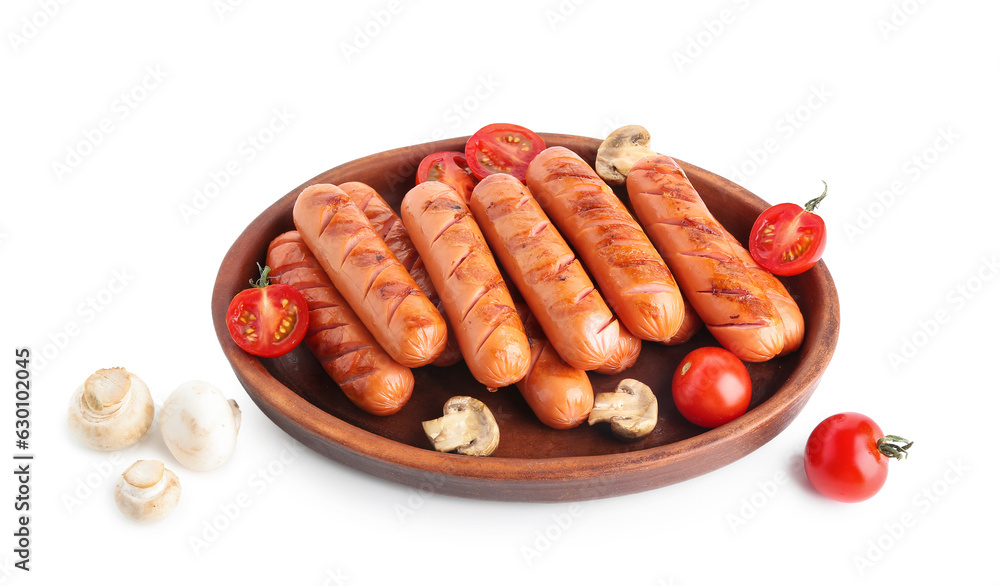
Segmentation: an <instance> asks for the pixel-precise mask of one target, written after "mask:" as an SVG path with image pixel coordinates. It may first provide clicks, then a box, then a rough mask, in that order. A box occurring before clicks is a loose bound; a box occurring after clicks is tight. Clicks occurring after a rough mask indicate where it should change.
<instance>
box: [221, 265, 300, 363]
mask: <svg viewBox="0 0 1000 586" xmlns="http://www.w3.org/2000/svg"><path fill="white" fill-rule="evenodd" d="M257 267H258V269H260V279H258V280H257V281H253V280H251V281H250V284H251V285H253V287H251V288H250V289H244V290H243V291H240V292H239V293H237V294H236V297H234V298H233V300H232V302H230V304H229V309H228V310H227V311H226V325H227V326H228V327H229V334H230V335H231V336H232V337H233V341H235V342H236V344H237V345H238V346H239V347H240V348H242V349H244V350H246V351H247V352H249V353H250V354H253V355H254V356H263V357H268V358H270V357H274V356H281V355H282V354H285V353H286V352H290V351H291V350H292V349H293V348H295V347H296V346H298V345H299V342H301V341H302V339H303V338H305V337H306V332H307V331H308V330H309V306H308V305H307V303H306V298H305V297H304V296H303V295H302V293H299V290H298V289H296V288H295V287H292V286H291V285H282V284H274V285H271V284H268V280H269V277H268V273H270V272H271V269H270V268H269V267H264V268H262V269H261V268H260V265H258V266H257Z"/></svg>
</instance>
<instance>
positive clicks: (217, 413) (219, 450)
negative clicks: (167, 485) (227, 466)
mask: <svg viewBox="0 0 1000 586" xmlns="http://www.w3.org/2000/svg"><path fill="white" fill-rule="evenodd" d="M240 420H241V413H240V408H239V405H237V404H236V401H232V400H229V399H227V398H226V396H225V395H223V394H222V391H220V390H219V389H217V388H216V387H214V386H213V385H211V384H209V383H207V382H204V381H189V382H186V383H183V384H182V385H180V386H179V387H177V388H176V389H174V391H173V392H172V393H170V396H169V397H167V400H166V401H165V402H164V403H163V407H162V408H161V409H160V433H161V434H163V442H164V443H165V444H167V448H168V449H169V450H170V453H171V454H173V456H174V457H175V458H177V461H178V462H180V463H181V464H183V465H184V466H185V467H187V468H190V469H192V470H198V471H202V472H204V471H208V470H213V469H215V468H218V467H219V466H221V465H223V464H224V463H225V462H226V460H228V459H229V456H231V455H232V453H233V451H234V450H235V449H236V436H237V434H238V433H239V430H240Z"/></svg>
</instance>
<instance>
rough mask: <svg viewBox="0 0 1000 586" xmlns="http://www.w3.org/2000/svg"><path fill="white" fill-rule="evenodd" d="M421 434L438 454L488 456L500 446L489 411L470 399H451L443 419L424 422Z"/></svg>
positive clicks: (497, 433) (497, 432)
mask: <svg viewBox="0 0 1000 586" xmlns="http://www.w3.org/2000/svg"><path fill="white" fill-rule="evenodd" d="M423 426H424V433H426V434H427V439H429V440H430V441H431V443H432V444H434V449H435V450H437V451H439V452H458V453H459V454H464V455H466V456H489V455H490V454H492V453H493V451H494V450H496V449H497V445H498V444H499V443H500V427H499V426H498V425H497V421H496V419H495V418H494V417H493V414H492V413H490V410H489V408H488V407H487V406H486V405H485V404H483V402H482V401H480V400H478V399H473V398H472V397H462V396H459V397H452V398H450V399H448V402H446V403H445V404H444V416H443V417H438V418H437V419H432V420H430V421H424V422H423Z"/></svg>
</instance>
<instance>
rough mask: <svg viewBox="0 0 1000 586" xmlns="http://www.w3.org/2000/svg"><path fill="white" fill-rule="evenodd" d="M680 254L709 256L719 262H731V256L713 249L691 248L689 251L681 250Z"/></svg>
mask: <svg viewBox="0 0 1000 586" xmlns="http://www.w3.org/2000/svg"><path fill="white" fill-rule="evenodd" d="M680 256H694V257H699V258H710V259H712V260H715V261H719V262H732V260H733V259H732V257H729V256H726V255H725V254H723V253H721V252H718V251H714V250H693V251H691V252H682V253H680Z"/></svg>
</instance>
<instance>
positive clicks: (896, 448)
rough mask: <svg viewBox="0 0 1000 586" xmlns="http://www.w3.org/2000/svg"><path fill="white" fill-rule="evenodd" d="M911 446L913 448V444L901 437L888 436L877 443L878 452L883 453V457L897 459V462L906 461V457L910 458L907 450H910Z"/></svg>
mask: <svg viewBox="0 0 1000 586" xmlns="http://www.w3.org/2000/svg"><path fill="white" fill-rule="evenodd" d="M897 444H900V445H897ZM911 446H913V442H911V441H910V440H908V439H906V438H902V437H899V436H898V435H887V436H885V437H882V438H879V439H878V441H877V442H875V447H876V448H878V451H879V452H881V453H882V455H884V456H888V457H890V458H895V459H897V460H904V459H906V457H907V456H909V454H908V453H907V452H906V450H908V449H910V447H911Z"/></svg>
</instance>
